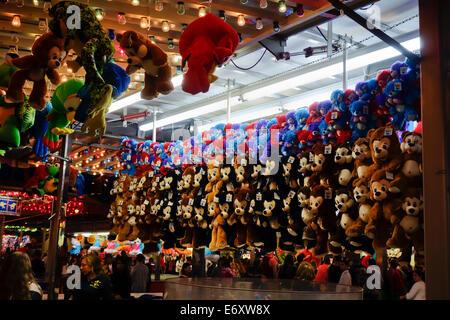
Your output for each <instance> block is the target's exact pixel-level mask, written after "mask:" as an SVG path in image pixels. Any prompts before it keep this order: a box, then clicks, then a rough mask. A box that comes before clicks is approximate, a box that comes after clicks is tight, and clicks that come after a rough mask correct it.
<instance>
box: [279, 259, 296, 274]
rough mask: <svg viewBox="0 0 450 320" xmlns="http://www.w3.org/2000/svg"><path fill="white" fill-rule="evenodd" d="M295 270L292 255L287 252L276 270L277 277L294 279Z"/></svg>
mask: <svg viewBox="0 0 450 320" xmlns="http://www.w3.org/2000/svg"><path fill="white" fill-rule="evenodd" d="M296 272H297V268H296V267H295V265H294V257H293V256H292V255H291V254H287V255H286V257H285V258H284V263H283V264H282V265H281V267H280V270H279V271H278V279H294V277H295V274H296Z"/></svg>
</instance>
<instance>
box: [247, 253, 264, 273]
mask: <svg viewBox="0 0 450 320" xmlns="http://www.w3.org/2000/svg"><path fill="white" fill-rule="evenodd" d="M261 275H262V268H261V260H260V259H259V256H258V255H257V252H256V251H254V250H253V251H252V252H250V260H249V261H248V265H247V268H246V274H245V277H246V278H260V277H261Z"/></svg>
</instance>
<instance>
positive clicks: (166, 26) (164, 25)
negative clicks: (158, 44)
mask: <svg viewBox="0 0 450 320" xmlns="http://www.w3.org/2000/svg"><path fill="white" fill-rule="evenodd" d="M161 29H162V31H164V32H169V30H170V26H169V22H168V21H167V20H164V21H163V22H162V25H161Z"/></svg>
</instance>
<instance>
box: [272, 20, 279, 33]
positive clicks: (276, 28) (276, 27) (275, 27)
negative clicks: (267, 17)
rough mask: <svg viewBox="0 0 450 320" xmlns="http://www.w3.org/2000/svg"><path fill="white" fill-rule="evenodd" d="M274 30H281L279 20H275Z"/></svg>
mask: <svg viewBox="0 0 450 320" xmlns="http://www.w3.org/2000/svg"><path fill="white" fill-rule="evenodd" d="M273 31H275V32H278V31H280V25H279V24H278V21H274V22H273Z"/></svg>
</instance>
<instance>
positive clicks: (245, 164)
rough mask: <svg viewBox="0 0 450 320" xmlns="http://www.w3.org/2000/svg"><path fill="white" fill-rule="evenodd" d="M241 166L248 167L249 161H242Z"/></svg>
mask: <svg viewBox="0 0 450 320" xmlns="http://www.w3.org/2000/svg"><path fill="white" fill-rule="evenodd" d="M241 166H243V167H245V166H247V159H241Z"/></svg>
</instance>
